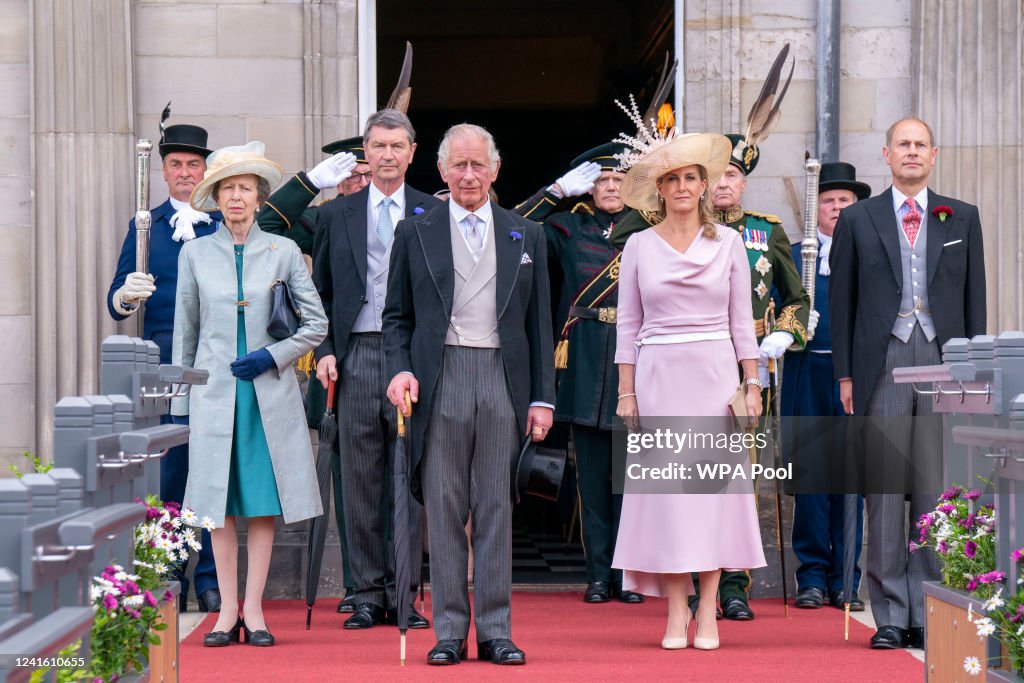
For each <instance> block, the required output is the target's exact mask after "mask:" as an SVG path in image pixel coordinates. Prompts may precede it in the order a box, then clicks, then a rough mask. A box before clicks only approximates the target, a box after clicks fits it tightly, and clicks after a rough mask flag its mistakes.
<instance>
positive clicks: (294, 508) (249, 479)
mask: <svg viewBox="0 0 1024 683" xmlns="http://www.w3.org/2000/svg"><path fill="white" fill-rule="evenodd" d="M263 150H264V147H263V143H261V142H256V141H254V142H250V143H249V144H247V145H245V146H243V147H225V148H224V149H220V150H217V151H216V152H214V153H213V154H211V155H210V157H209V159H208V160H207V171H206V175H205V177H204V178H203V181H202V182H201V183H199V184H198V185H197V186H196V188H195V190H194V191H193V192H192V197H191V199H190V203H191V204H192V207H193V208H195V209H196V210H199V211H211V210H214V209H219V210H220V211H221V214H222V215H223V216H224V220H223V222H222V224H221V225H220V226H219V227H218V229H217V231H216V232H214V233H213V234H212V235H209V236H208V237H204V238H201V239H196V240H192V241H191V242H188V243H187V244H186V245H185V246H184V247H183V248H182V250H181V254H180V256H179V258H178V290H177V302H176V307H175V315H174V348H173V362H174V363H175V364H179V365H191V366H193V367H195V368H198V369H202V370H207V371H208V372H209V373H210V376H209V381H208V382H207V383H206V384H205V385H202V386H195V387H193V388H192V393H191V395H190V396H189V397H188V398H187V399H181V400H178V401H176V403H175V405H174V406H172V413H174V414H176V415H185V414H187V415H189V416H190V426H191V433H190V435H189V477H188V484H187V486H186V489H185V501H184V502H185V505H186V506H188V507H190V508H192V509H193V510H195V511H196V513H197V514H198V515H200V516H203V517H209V518H210V520H212V522H213V524H214V525H215V526H216V528H215V529H214V531H213V533H212V539H213V553H214V559H215V561H216V565H217V578H218V581H219V583H220V589H221V594H222V597H223V603H222V605H221V611H220V614H219V615H218V619H217V623H216V624H215V625H214V628H213V631H211V632H210V633H207V634H206V636H205V638H204V640H203V644H204V645H207V646H210V647H222V646H225V645H228V644H229V643H232V642H239V632H240V631H242V630H244V632H245V635H246V640H247V641H248V642H249V644H250V645H261V646H268V645H273V644H274V637H273V636H272V635H271V634H270V631H269V630H268V629H267V625H266V622H265V620H264V618H263V606H262V598H263V589H264V587H265V586H266V581H267V571H268V569H269V567H270V553H271V549H272V548H273V545H274V524H275V519H274V518H275V517H276V516H278V515H281V516H283V518H284V521H285V523H289V524H290V523H292V522H297V521H300V520H303V519H308V518H310V517H315V516H317V515H320V514H321V513H322V512H323V510H322V509H321V505H320V494H319V490H318V488H317V481H316V472H315V469H314V464H313V452H312V447H311V445H310V441H309V432H308V431H307V429H306V420H305V413H304V412H303V408H302V396H301V394H300V392H299V387H298V382H297V381H296V379H295V372H294V371H293V369H292V365H293V364H294V363H295V361H296V359H298V358H299V357H301V356H303V355H304V354H306V353H307V352H308V351H310V350H312V349H314V348H316V347H317V345H318V344H319V343H320V342H321V340H323V338H324V336H325V335H326V333H327V317H326V316H325V315H324V310H323V306H322V305H321V303H320V298H319V296H318V295H317V293H316V290H315V289H314V287H313V283H312V282H311V280H310V278H309V274H308V271H307V270H306V266H305V264H304V263H303V261H302V256H301V254H300V252H299V248H298V246H296V244H295V243H294V242H293V241H291V240H290V239H288V238H286V237H277V236H274V235H270V234H267V233H264V232H263V231H262V230H260V228H259V226H258V225H257V224H256V221H255V216H256V214H257V212H258V211H259V207H260V204H262V203H263V202H264V201H265V200H266V198H267V197H268V196H269V194H270V190H271V188H272V187H273V186H274V185H276V184H277V183H278V182H280V180H281V168H280V167H279V166H278V165H277V164H275V163H274V162H272V161H269V160H267V159H266V158H265V157H264V156H263ZM276 280H283V281H284V282H286V283H287V284H288V288H289V290H290V291H291V296H292V299H293V301H294V302H295V304H296V306H297V307H298V309H299V313H300V318H299V327H298V330H297V331H296V333H295V334H294V335H292V336H291V337H288V338H287V339H283V340H281V341H276V340H274V339H273V338H272V337H270V335H268V334H267V322H268V321H269V319H270V312H271V308H272V306H271V304H272V296H271V285H272V284H273V283H274V281H276ZM238 517H247V518H249V527H248V539H247V546H248V571H247V574H246V582H245V600H244V603H243V604H244V619H243V613H242V611H241V610H240V609H239V603H238V537H237V528H236V519H237V518H238Z"/></svg>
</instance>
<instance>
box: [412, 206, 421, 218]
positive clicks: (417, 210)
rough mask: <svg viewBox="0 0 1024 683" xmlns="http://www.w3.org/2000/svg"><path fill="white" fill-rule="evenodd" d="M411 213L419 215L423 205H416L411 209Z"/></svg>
mask: <svg viewBox="0 0 1024 683" xmlns="http://www.w3.org/2000/svg"><path fill="white" fill-rule="evenodd" d="M412 213H413V215H415V216H419V215H420V214H421V213H423V207H422V206H417V207H416V208H414V209H413V210H412Z"/></svg>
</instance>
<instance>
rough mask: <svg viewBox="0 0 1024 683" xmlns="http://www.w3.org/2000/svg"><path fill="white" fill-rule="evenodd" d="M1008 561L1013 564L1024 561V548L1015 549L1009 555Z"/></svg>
mask: <svg viewBox="0 0 1024 683" xmlns="http://www.w3.org/2000/svg"><path fill="white" fill-rule="evenodd" d="M1010 559H1011V560H1013V561H1014V562H1020V561H1021V559H1024V548H1017V549H1016V550H1014V551H1013V552H1012V553H1010Z"/></svg>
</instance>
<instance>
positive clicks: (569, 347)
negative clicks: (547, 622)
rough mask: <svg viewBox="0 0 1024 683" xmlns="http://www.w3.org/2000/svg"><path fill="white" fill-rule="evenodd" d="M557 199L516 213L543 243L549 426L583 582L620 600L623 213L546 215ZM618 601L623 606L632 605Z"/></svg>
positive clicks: (540, 197)
mask: <svg viewBox="0 0 1024 683" xmlns="http://www.w3.org/2000/svg"><path fill="white" fill-rule="evenodd" d="M620 146H621V145H602V146H601V147H597V148H595V149H593V150H590V151H588V152H586V153H584V154H583V155H581V156H580V157H578V158H577V159H575V160H574V161H573V162H572V166H577V165H578V164H580V163H583V162H586V161H594V162H595V163H598V164H600V165H601V166H602V169H603V170H614V169H615V167H616V166H617V165H618V161H617V160H615V159H614V158H613V156H612V154H613V153H614V152H616V151H618V148H619V147H620ZM561 203H562V200H561V199H560V198H559V197H557V196H556V195H554V194H553V193H552V192H551V190H550V189H548V188H545V189H542V190H540V191H539V192H537V193H536V194H535V195H534V196H532V197H531V198H530V199H528V200H526V201H525V202H523V203H521V204H520V205H519V206H518V207H516V211H517V212H518V213H520V215H523V216H524V217H526V218H529V219H530V220H533V221H537V222H541V223H543V225H544V232H545V235H546V237H547V243H548V271H549V273H550V276H551V283H552V286H551V291H552V298H553V302H552V309H553V310H554V311H555V315H554V316H553V318H554V320H555V321H556V322H555V325H556V330H555V339H557V340H559V341H558V345H557V348H556V356H555V366H556V369H559V370H561V372H560V374H559V378H558V387H557V393H556V402H555V420H556V421H558V422H562V423H566V424H568V425H570V428H571V431H572V437H573V443H574V444H575V449H576V483H577V492H578V494H579V498H580V510H581V518H582V519H581V527H582V531H583V546H584V552H585V555H586V565H587V581H588V583H590V584H593V583H594V582H603V583H605V584H607V585H608V586H609V587H610V591H609V595H610V596H615V595H616V594H618V595H621V588H620V587H621V584H622V572H621V570H613V569H612V567H611V562H612V555H613V553H614V550H615V539H616V537H617V535H618V525H619V513H620V510H621V507H622V495H621V494H619V495H615V494H613V493H612V488H611V486H612V485H611V479H612V477H611V473H612V431H611V430H612V429H613V428H614V427H616V426H620V425H621V424H622V422H621V420H620V418H619V417H618V416H616V414H615V408H616V404H617V402H618V386H619V373H618V366H617V365H616V364H615V322H616V305H617V302H618V265H619V258H620V252H619V250H618V249H616V248H615V247H614V246H612V244H611V242H610V241H609V237H610V235H611V232H612V230H613V228H614V226H615V224H616V223H617V222H618V221H619V220H621V219H622V218H623V217H624V216H626V215H627V214H628V213H630V211H631V210H630V209H628V208H625V209H623V210H622V211H619V212H617V213H615V214H611V213H608V212H606V211H603V210H601V209H598V208H597V207H596V206H595V205H594V203H593V202H592V201H582V202H577V203H576V204H575V205H574V206H573V207H572V209H571V210H568V211H559V212H554V211H555V210H556V209H557V208H558V207H559V205H560V204H561ZM633 595H634V594H626V595H625V596H623V597H622V599H623V600H624V601H632V602H639V601H640V599H641V598H640V597H639V595H636V597H632V596H633Z"/></svg>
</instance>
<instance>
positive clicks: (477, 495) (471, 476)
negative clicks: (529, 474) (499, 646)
mask: <svg viewBox="0 0 1024 683" xmlns="http://www.w3.org/2000/svg"><path fill="white" fill-rule="evenodd" d="M519 441H520V439H519V434H518V428H517V426H516V417H515V411H514V409H513V407H512V400H511V397H510V394H509V389H508V385H507V383H506V382H505V371H504V367H503V366H502V361H501V351H500V350H499V349H477V348H469V347H458V346H445V349H444V366H443V368H442V370H441V376H440V379H439V381H438V387H437V392H436V394H435V396H434V406H433V410H432V415H431V418H430V424H429V425H428V426H427V433H426V440H425V443H424V451H423V460H422V462H421V465H420V476H421V480H422V484H423V500H424V504H425V506H426V512H427V524H428V526H429V529H430V533H429V542H430V585H431V594H432V597H433V604H434V607H433V617H434V632H435V633H436V634H437V639H438V640H445V639H449V638H456V639H464V638H466V635H467V634H468V633H469V615H470V608H469V593H468V588H467V586H466V572H467V570H468V546H467V543H466V533H465V526H466V521H467V520H468V519H469V513H470V510H472V512H473V557H474V560H475V562H474V597H475V612H474V616H475V622H476V633H477V641H479V642H484V641H487V640H491V639H493V638H509V637H511V629H512V623H511V608H510V602H511V591H512V500H511V489H510V479H511V469H512V459H513V457H514V456H515V455H516V453H517V449H518V444H519Z"/></svg>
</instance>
